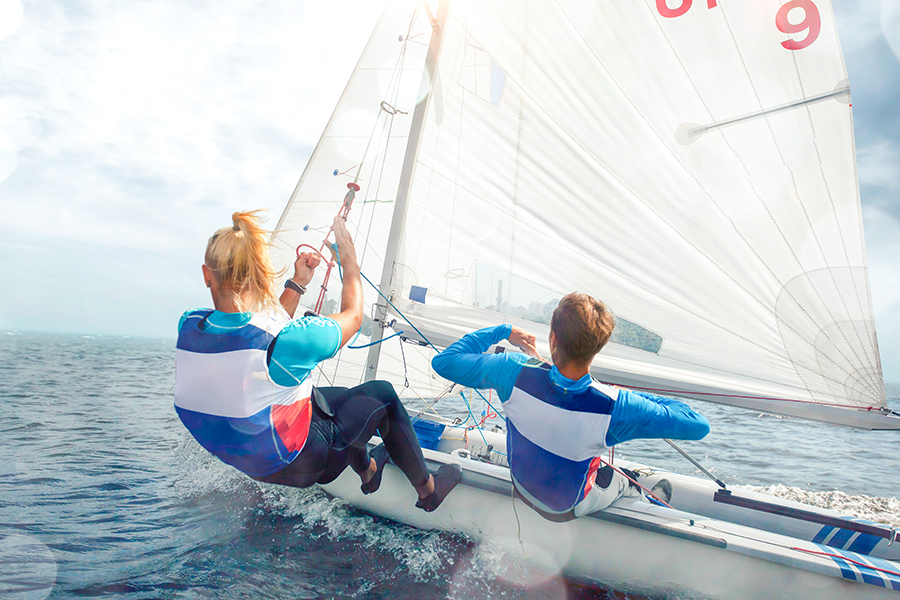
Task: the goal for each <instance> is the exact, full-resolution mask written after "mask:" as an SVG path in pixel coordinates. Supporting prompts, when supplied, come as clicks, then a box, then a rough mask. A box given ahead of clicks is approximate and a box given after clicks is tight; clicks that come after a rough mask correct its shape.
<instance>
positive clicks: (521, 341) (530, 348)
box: [506, 326, 538, 356]
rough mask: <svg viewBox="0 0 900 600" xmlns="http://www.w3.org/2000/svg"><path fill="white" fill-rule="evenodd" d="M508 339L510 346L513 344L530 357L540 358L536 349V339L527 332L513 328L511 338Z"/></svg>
mask: <svg viewBox="0 0 900 600" xmlns="http://www.w3.org/2000/svg"><path fill="white" fill-rule="evenodd" d="M506 339H508V340H509V343H510V344H512V345H513V346H515V347H516V348H518V349H519V350H521V351H522V352H524V353H525V354H527V355H528V356H538V352H537V348H535V346H534V343H535V341H536V339H535V337H534V336H533V335H531V334H530V333H528V332H527V331H525V330H523V329H519V328H518V327H516V326H513V328H512V331H511V332H510V334H509V337H508V338H506Z"/></svg>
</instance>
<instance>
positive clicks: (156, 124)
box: [0, 0, 374, 248]
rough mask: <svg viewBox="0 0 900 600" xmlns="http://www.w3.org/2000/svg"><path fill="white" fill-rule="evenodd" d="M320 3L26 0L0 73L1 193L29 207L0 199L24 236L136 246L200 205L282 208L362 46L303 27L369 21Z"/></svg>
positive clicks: (162, 236)
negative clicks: (29, 0)
mask: <svg viewBox="0 0 900 600" xmlns="http://www.w3.org/2000/svg"><path fill="white" fill-rule="evenodd" d="M318 4H319V3H287V4H286V5H284V6H279V7H278V8H277V10H276V9H275V8H271V9H266V8H265V6H262V5H254V6H248V5H247V4H246V3H243V2H230V3H229V2H224V3H223V2H220V3H208V2H203V3H201V4H192V5H190V6H185V5H184V4H183V3H178V2H154V3H118V4H117V5H110V4H109V3H106V2H100V1H99V0H94V1H85V2H80V3H74V4H72V5H70V4H68V3H58V4H41V5H30V6H29V13H28V15H27V17H28V19H27V21H26V26H25V27H23V28H22V29H21V30H20V31H19V33H18V34H17V36H16V39H15V43H14V44H8V46H7V47H6V48H5V49H4V59H5V65H4V66H5V70H4V72H3V75H2V79H0V89H2V90H4V92H5V95H4V96H3V97H2V98H0V126H2V129H0V131H3V132H7V133H5V136H0V175H3V174H6V175H7V176H9V175H10V174H11V173H12V171H13V170H14V169H17V170H18V171H20V173H19V174H18V177H16V178H15V179H16V181H11V180H10V181H7V186H8V189H7V191H10V190H15V191H16V192H18V193H19V194H20V197H27V198H29V202H25V203H22V202H19V203H15V205H12V206H5V207H4V208H5V209H9V210H10V211H11V212H12V213H13V214H14V215H15V218H16V220H17V221H18V222H20V223H24V224H26V226H28V225H29V224H30V225H31V226H32V231H33V232H34V233H35V234H37V233H40V234H42V235H50V236H55V237H58V238H63V239H69V240H71V241H73V242H86V243H93V244H101V245H102V244H106V245H110V246H120V245H125V246H131V247H143V248H153V247H154V246H155V245H157V244H160V243H171V242H173V240H172V239H171V238H172V234H171V233H170V232H171V230H172V229H173V227H172V226H171V225H170V222H171V221H173V220H174V221H175V223H174V229H175V230H176V231H177V233H176V234H175V237H177V238H183V237H184V236H185V234H187V233H190V234H193V233H194V231H193V230H190V231H185V225H184V224H185V223H186V222H187V221H188V220H189V219H190V218H192V217H198V216H201V215H202V216H206V215H208V214H209V209H210V208H224V207H227V209H228V210H226V211H223V212H224V213H225V214H226V215H227V214H230V212H231V211H232V210H236V209H238V208H252V207H257V206H267V207H272V208H274V209H276V210H277V209H280V207H281V206H283V204H284V203H285V201H286V199H287V198H288V197H289V195H290V192H291V190H292V189H293V187H294V185H295V184H296V181H297V179H298V178H299V176H300V173H301V172H302V169H303V165H304V163H305V161H306V159H307V157H308V155H309V153H310V152H311V150H312V148H313V146H314V144H315V141H316V139H317V138H318V136H319V134H320V133H321V128H322V126H323V124H324V122H325V121H326V120H327V118H328V115H329V114H330V111H331V109H332V108H333V106H334V103H335V102H336V101H337V98H338V97H339V93H340V90H341V89H342V87H343V85H344V83H345V81H346V78H347V75H348V74H349V72H350V70H351V69H352V66H353V64H354V62H355V59H356V57H357V56H358V53H359V52H360V51H361V50H362V47H363V45H364V43H365V37H362V38H357V39H355V40H350V41H347V40H341V43H327V44H323V43H322V40H321V38H320V36H318V35H316V29H317V28H318V27H333V28H335V29H336V27H335V22H336V21H337V20H339V19H346V22H345V24H346V26H347V27H348V28H349V29H350V30H351V31H352V28H353V27H354V25H356V26H357V27H358V26H359V25H360V21H361V20H364V19H368V20H369V21H368V27H370V26H371V23H372V22H374V21H373V20H372V19H374V14H373V13H372V12H371V10H370V11H347V13H341V12H340V11H339V10H336V9H335V7H334V6H330V7H329V9H328V10H327V11H326V10H325V9H323V8H319V7H318ZM338 8H339V7H338ZM368 27H367V28H368ZM351 42H352V43H351ZM311 81H314V82H316V84H315V85H311V84H310V82H311ZM26 106H27V107H31V108H29V110H28V111H26V110H25V109H23V107H26ZM4 114H7V115H11V116H9V117H8V118H6V119H5V120H3V119H4V118H3V116H2V115H4ZM9 131H12V132H14V133H15V135H14V136H12V135H10V134H9V133H8V132H9ZM36 139H39V142H40V143H39V144H37V146H35V144H34V142H35V140H36ZM26 149H28V151H27V152H26ZM7 197H9V196H8V195H7ZM2 202H3V201H2V200H0V203H2ZM173 217H176V218H175V219H173ZM206 228H208V225H207V226H206Z"/></svg>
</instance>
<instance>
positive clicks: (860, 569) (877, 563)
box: [816, 544, 900, 590]
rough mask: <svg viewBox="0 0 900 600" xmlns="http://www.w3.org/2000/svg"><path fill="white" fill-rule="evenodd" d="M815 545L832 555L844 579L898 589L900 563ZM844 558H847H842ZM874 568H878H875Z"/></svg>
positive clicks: (899, 588)
mask: <svg viewBox="0 0 900 600" xmlns="http://www.w3.org/2000/svg"><path fill="white" fill-rule="evenodd" d="M816 545H817V546H818V547H819V548H820V549H821V550H822V552H827V553H829V554H831V555H834V556H832V557H831V558H832V560H834V562H835V564H837V566H838V567H840V569H841V576H842V577H843V578H844V579H849V580H850V581H862V582H863V583H868V584H869V585H875V586H878V587H883V588H887V589H891V590H900V565H897V564H895V563H892V562H890V561H887V560H884V559H881V558H873V557H871V556H864V555H862V554H856V553H855V552H850V551H848V550H841V549H838V548H833V547H831V546H825V545H823V544H816ZM841 557H843V558H841ZM844 558H846V559H847V560H844ZM873 567H874V568H873ZM876 568H877V569H880V570H876Z"/></svg>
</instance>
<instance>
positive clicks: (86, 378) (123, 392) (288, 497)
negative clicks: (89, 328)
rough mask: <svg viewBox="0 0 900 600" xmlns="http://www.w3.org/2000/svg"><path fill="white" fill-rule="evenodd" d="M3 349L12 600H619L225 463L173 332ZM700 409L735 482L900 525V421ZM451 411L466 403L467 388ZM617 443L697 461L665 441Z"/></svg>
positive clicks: (637, 456) (1, 547)
mask: <svg viewBox="0 0 900 600" xmlns="http://www.w3.org/2000/svg"><path fill="white" fill-rule="evenodd" d="M0 355H2V358H3V360H0V383H2V384H0V432H2V433H3V435H4V444H2V445H0V568H3V569H4V570H5V571H6V572H10V571H9V569H10V568H12V567H11V566H10V565H13V566H15V565H18V567H16V568H18V569H19V572H21V574H23V575H25V576H27V577H26V579H29V580H30V582H29V585H30V586H31V587H30V588H29V589H30V591H27V590H24V589H23V590H21V591H19V592H15V593H14V594H13V595H10V594H9V593H8V592H9V591H10V590H8V589H6V588H2V586H0V596H4V597H7V596H8V597H10V598H14V599H15V600H20V599H28V600H30V599H31V598H35V599H36V600H43V596H46V593H47V590H52V594H51V597H53V598H78V597H84V596H96V595H107V596H115V597H122V598H129V599H131V598H133V599H138V598H176V597H177V598H181V597H188V598H221V597H247V598H259V597H270V598H272V597H276V598H286V597H309V598H312V597H340V598H386V597H416V598H417V599H421V600H431V599H435V600H436V599H438V598H441V599H443V598H447V597H450V598H459V599H461V600H463V599H464V600H478V599H480V598H497V597H504V596H506V597H528V598H546V599H548V600H558V599H561V598H563V597H568V598H573V599H577V598H598V597H599V598H608V597H610V596H611V595H612V594H611V593H610V592H608V591H607V590H597V589H595V588H586V587H581V586H575V585H573V584H571V582H568V581H565V580H562V579H561V578H559V577H549V578H548V577H546V576H543V575H541V574H538V573H534V572H532V571H529V570H527V569H524V568H522V567H521V566H519V565H516V564H515V563H512V562H511V561H510V560H508V558H507V557H505V556H504V554H503V552H502V551H501V550H500V546H499V545H496V544H490V543H488V544H475V543H473V542H471V541H470V540H467V539H464V538H461V537H459V536H454V535H449V534H444V533H439V532H433V531H431V532H428V531H419V530H416V529H413V528H411V527H407V526H405V525H400V524H397V523H393V522H390V521H387V520H384V519H381V518H377V517H373V516H372V515H369V514H366V513H363V512H361V511H359V510H356V509H354V508H353V507H352V506H349V505H347V504H346V503H345V502H343V501H341V500H338V499H334V498H331V497H329V496H328V495H327V494H325V493H324V492H323V491H321V490H319V489H317V488H316V489H307V490H297V489H292V488H286V487H281V486H273V485H264V484H259V483H257V482H255V481H253V480H251V479H249V478H247V477H245V476H243V475H242V474H240V473H238V472H237V471H235V470H233V469H231V468H229V467H227V466H225V465H224V464H222V463H221V462H220V461H218V460H217V459H216V458H214V457H212V456H211V455H210V454H209V453H207V452H206V451H205V450H203V449H202V448H201V447H200V446H199V445H198V444H197V443H196V442H195V441H194V440H193V438H191V437H190V435H189V434H188V433H187V432H186V431H185V430H184V428H183V427H182V425H181V424H180V422H179V421H178V418H177V416H176V415H175V412H174V410H173V408H172V386H173V381H174V361H173V356H174V349H173V344H172V342H171V341H166V340H141V339H130V340H128V339H122V338H109V337H102V336H100V337H93V338H83V337H81V336H40V335H34V334H23V335H5V336H0ZM696 406H697V407H698V408H699V410H700V411H701V412H702V413H703V414H705V415H706V416H707V417H708V418H709V419H710V422H711V423H712V424H713V433H711V434H710V436H708V437H707V438H706V439H704V440H702V441H700V442H691V443H685V444H684V445H683V446H684V448H685V450H687V451H688V452H690V453H691V454H692V455H693V456H694V457H695V458H697V459H698V460H700V461H701V462H702V463H703V464H704V465H706V466H707V467H708V468H709V469H710V470H712V471H713V472H714V473H715V474H716V475H717V476H720V477H722V478H723V480H724V481H726V483H728V485H729V486H736V485H746V486H751V487H752V488H753V489H756V490H761V491H764V492H768V493H774V494H775V495H782V496H783V497H788V498H792V499H797V500H800V501H802V502H805V503H808V504H813V505H817V506H829V507H831V508H834V509H836V510H838V511H840V512H842V513H845V514H848V515H856V516H859V517H860V518H865V519H869V520H872V521H875V522H879V523H884V524H887V525H898V524H900V506H898V501H897V500H896V498H895V496H896V495H897V489H900V474H898V472H897V469H896V467H895V464H896V448H897V444H896V440H897V435H896V432H859V431H856V430H848V429H845V428H838V427H834V426H828V425H817V424H810V423H806V422H802V421H800V420H797V419H771V418H756V415H755V414H752V413H748V412H747V411H740V410H736V409H731V408H728V407H716V406H715V405H709V404H703V403H697V405H696ZM438 408H439V410H440V411H441V414H444V415H445V416H447V414H448V413H449V414H450V416H454V415H458V416H461V417H463V418H465V416H467V415H468V408H467V407H466V406H465V404H464V403H463V402H462V401H461V400H460V399H459V397H458V396H457V397H456V399H453V398H449V397H448V398H447V399H445V400H442V401H441V405H440V406H439V407H438ZM482 408H483V407H482V406H477V407H476V406H473V409H474V410H475V413H476V414H480V413H481V410H482ZM619 452H620V453H619V454H617V456H621V457H626V456H627V458H629V459H633V460H637V461H639V462H644V463H648V464H652V465H654V466H656V467H658V468H660V469H669V470H676V471H682V472H688V473H692V472H693V467H692V466H690V465H689V464H688V463H687V462H686V461H684V459H683V458H682V457H681V456H680V455H677V453H675V452H674V451H673V450H672V449H671V448H669V447H668V446H667V445H666V444H665V443H663V442H660V441H658V440H657V441H646V442H644V441H642V442H634V443H631V442H629V443H627V444H623V445H622V448H621V449H620V451H619ZM834 490H841V491H840V492H836V491H834ZM511 535H515V534H514V532H513V533H511ZM17 557H19V558H17ZM22 557H25V558H22ZM28 557H31V558H28ZM48 557H49V558H48ZM0 580H2V578H0ZM42 595H43V596H42ZM615 597H622V595H617V596H615ZM680 597H681V595H679V594H677V593H674V594H671V595H669V596H668V597H667V598H668V600H672V599H673V598H680Z"/></svg>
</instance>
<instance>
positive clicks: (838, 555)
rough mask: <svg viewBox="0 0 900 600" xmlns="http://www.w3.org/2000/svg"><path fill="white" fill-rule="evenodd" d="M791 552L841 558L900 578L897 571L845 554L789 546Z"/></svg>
mask: <svg viewBox="0 0 900 600" xmlns="http://www.w3.org/2000/svg"><path fill="white" fill-rule="evenodd" d="M789 548H790V549H791V550H796V551H797V552H806V553H807V554H813V555H816V556H828V557H829V558H839V559H841V560H845V561H847V562H848V563H853V564H854V565H857V566H860V567H865V568H866V569H872V570H873V571H879V572H881V573H887V574H888V575H897V576H900V573H898V572H897V571H891V570H890V569H882V568H881V567H876V566H874V565H867V564H866V563H864V562H861V561H858V560H854V559H852V558H848V557H846V556H844V555H843V554H834V553H832V552H821V551H818V550H807V549H806V548H797V547H796V546H789Z"/></svg>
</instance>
